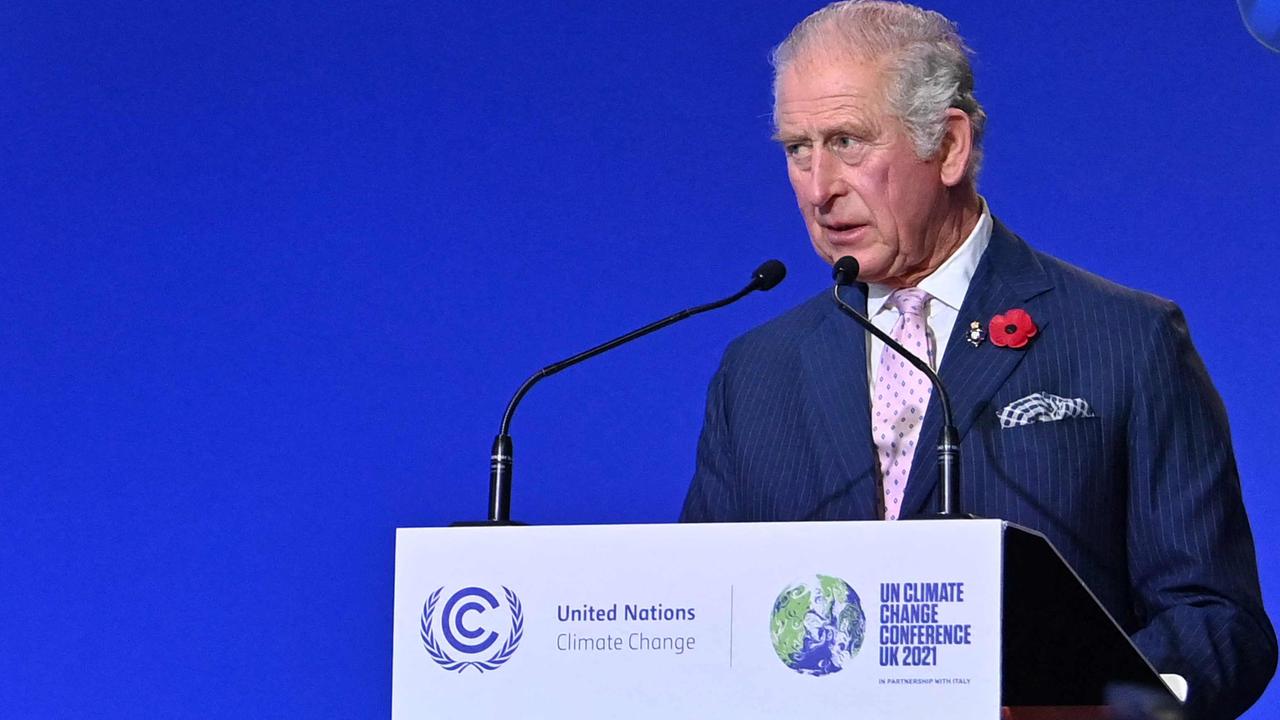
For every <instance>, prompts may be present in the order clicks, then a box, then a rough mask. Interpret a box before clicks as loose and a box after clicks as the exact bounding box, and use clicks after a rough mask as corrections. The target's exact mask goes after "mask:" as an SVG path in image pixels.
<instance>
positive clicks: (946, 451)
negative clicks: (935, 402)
mask: <svg viewBox="0 0 1280 720" xmlns="http://www.w3.org/2000/svg"><path fill="white" fill-rule="evenodd" d="M832 275H833V276H834V277H835V285H834V286H833V287H832V288H831V297H832V298H834V299H835V301H836V304H837V305H839V306H840V309H842V310H844V312H845V314H846V315H849V316H850V317H852V318H853V319H854V320H857V321H858V324H860V325H862V327H864V328H866V330H867V332H869V333H871V334H872V335H875V336H876V337H878V338H880V340H881V341H882V342H883V343H884V344H885V345H888V346H889V347H890V348H893V350H894V352H896V353H898V354H899V355H901V356H902V357H903V358H904V359H905V360H906V361H907V362H909V363H911V364H912V365H914V366H915V368H916V369H917V370H919V371H920V372H922V373H924V375H925V377H927V378H929V382H931V383H933V387H934V389H935V390H937V391H938V399H939V400H940V401H941V404H942V417H943V425H942V437H941V439H940V440H939V442H938V487H939V488H940V493H941V496H940V498H939V500H940V501H941V503H940V504H941V506H942V507H941V509H940V510H939V511H938V513H937V515H936V516H931V517H937V518H940V519H952V518H974V517H976V516H975V515H970V514H967V513H962V512H961V511H960V433H959V432H958V431H957V430H956V424H955V416H954V415H952V414H951V397H950V396H949V395H948V394H947V389H946V388H945V387H944V386H943V385H942V379H941V378H939V377H938V374H937V373H936V372H934V371H933V368H931V367H929V363H927V362H925V361H923V360H921V359H920V358H918V357H916V356H915V354H914V353H912V352H911V351H910V350H907V349H906V348H905V347H903V346H902V344H901V343H899V342H898V341H897V340H894V339H893V338H892V337H891V336H890V335H889V334H888V333H886V332H885V331H883V330H881V329H880V328H878V327H876V326H875V324H874V323H872V322H871V320H870V319H869V318H867V317H866V316H865V315H863V314H862V313H860V312H858V311H857V310H855V309H853V307H852V306H851V305H849V303H847V302H845V301H844V298H842V297H840V288H842V287H844V286H846V285H850V284H852V283H853V282H854V281H855V280H856V279H857V277H858V261H857V259H856V258H854V257H852V256H845V257H843V258H840V260H839V261H837V262H836V264H835V267H834V269H833V271H832Z"/></svg>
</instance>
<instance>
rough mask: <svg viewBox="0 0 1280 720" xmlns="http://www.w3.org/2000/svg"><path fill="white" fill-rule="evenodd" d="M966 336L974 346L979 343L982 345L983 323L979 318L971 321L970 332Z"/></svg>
mask: <svg viewBox="0 0 1280 720" xmlns="http://www.w3.org/2000/svg"><path fill="white" fill-rule="evenodd" d="M966 337H967V338H968V339H969V344H970V345H972V346H974V347H978V346H979V345H981V344H982V338H983V332H982V323H980V322H978V321H977V320H974V321H973V322H971V323H969V332H968V334H967V335H966Z"/></svg>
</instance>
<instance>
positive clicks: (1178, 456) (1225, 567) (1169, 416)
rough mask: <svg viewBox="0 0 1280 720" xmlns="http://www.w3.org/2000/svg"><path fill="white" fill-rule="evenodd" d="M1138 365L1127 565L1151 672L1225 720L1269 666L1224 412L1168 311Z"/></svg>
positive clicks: (1272, 654) (1192, 706) (1250, 697)
mask: <svg viewBox="0 0 1280 720" xmlns="http://www.w3.org/2000/svg"><path fill="white" fill-rule="evenodd" d="M1143 350H1144V353H1143V359H1139V361H1138V363H1137V366H1136V373H1137V374H1136V376H1135V388H1136V393H1137V394H1136V397H1135V399H1134V405H1133V413H1132V415H1131V418H1130V425H1129V428H1128V441H1129V453H1128V457H1129V478H1130V483H1129V497H1128V522H1129V532H1128V564H1129V573H1130V577H1131V580H1132V584H1133V588H1134V591H1135V601H1136V603H1137V605H1138V606H1137V607H1136V608H1135V609H1136V611H1137V613H1138V616H1139V617H1140V618H1141V619H1142V621H1143V623H1142V624H1143V629H1142V630H1140V631H1139V632H1137V633H1136V634H1135V635H1134V637H1133V640H1134V642H1135V644H1137V646H1138V648H1139V649H1140V650H1142V652H1143V653H1144V654H1145V655H1146V656H1147V657H1148V658H1149V659H1150V660H1151V662H1152V664H1153V665H1155V667H1156V669H1157V670H1159V671H1160V672H1166V673H1170V672H1172V673H1178V674H1179V675H1182V676H1183V677H1185V678H1186V679H1187V682H1188V685H1189V690H1188V697H1187V710H1188V713H1189V716H1190V717H1192V718H1235V717H1237V716H1238V715H1239V714H1240V713H1243V712H1244V711H1245V710H1246V709H1248V707H1249V706H1250V705H1251V704H1252V703H1253V702H1254V701H1255V700H1256V699H1257V698H1258V696H1259V695H1260V694H1261V693H1262V691H1263V689H1264V688H1265V687H1266V684H1267V682H1268V680H1269V679H1270V678H1271V675H1272V673H1273V672H1274V670H1275V666H1276V638H1275V631H1274V630H1273V628H1272V626H1271V623H1270V621H1269V620H1268V619H1267V616H1266V612H1265V610H1264V609H1263V605H1262V596H1261V590H1260V589H1259V584H1258V566H1257V559H1256V557H1255V553H1254V544H1253V536H1252V533H1251V531H1250V529H1249V520H1248V518H1247V517H1246V515H1245V510H1244V504H1243V501H1242V499H1241V490H1240V478H1239V474H1238V471H1237V469H1236V463H1235V456H1234V453H1233V451H1232V448H1231V433H1230V429H1229V428H1228V426H1227V417H1226V410H1225V408H1224V407H1223V404H1222V400H1221V398H1220V397H1219V396H1218V393H1217V391H1216V390H1215V389H1214V388H1213V385H1212V383H1211V382H1210V380H1209V376H1208V373H1207V371H1206V370H1205V367H1204V364H1203V362H1202V361H1201V360H1200V357H1199V356H1198V355H1197V354H1196V351H1195V349H1194V347H1193V346H1192V344H1191V338H1190V336H1189V334H1188V332H1187V327H1186V322H1185V320H1184V318H1183V316H1182V313H1181V311H1180V310H1178V308H1177V307H1176V306H1173V305H1172V304H1171V303H1170V304H1167V305H1165V306H1164V308H1163V312H1162V314H1161V317H1160V319H1159V322H1158V323H1157V325H1156V327H1155V330H1154V332H1152V333H1151V336H1150V337H1149V338H1147V339H1146V341H1145V344H1144V347H1143Z"/></svg>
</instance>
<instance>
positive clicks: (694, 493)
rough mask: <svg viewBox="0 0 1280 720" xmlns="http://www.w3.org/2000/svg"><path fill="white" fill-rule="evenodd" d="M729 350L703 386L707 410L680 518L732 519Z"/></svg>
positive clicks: (698, 520)
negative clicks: (728, 405)
mask: <svg viewBox="0 0 1280 720" xmlns="http://www.w3.org/2000/svg"><path fill="white" fill-rule="evenodd" d="M729 364H730V361H729V352H728V351H726V353H725V357H724V359H723V360H722V361H721V363H720V368H719V370H717V371H716V374H715V376H714V377H713V378H712V379H711V385H710V387H709V388H708V389H707V410H706V416H705V418H704V420H703V424H702V434H701V435H700V436H699V438H698V459H697V469H696V470H695V472H694V476H693V482H691V483H690V484H689V493H688V494H687V495H686V496H685V500H684V510H683V511H682V512H681V513H680V521H681V522H724V521H729V520H734V519H735V517H736V513H735V511H734V506H733V498H734V495H735V493H734V491H733V488H734V473H733V449H732V440H731V438H730V437H729V423H728V418H727V416H726V411H727V408H726V391H725V387H726V385H727V383H728V377H727V376H728V374H729Z"/></svg>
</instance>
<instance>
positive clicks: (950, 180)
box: [938, 108, 973, 187]
mask: <svg viewBox="0 0 1280 720" xmlns="http://www.w3.org/2000/svg"><path fill="white" fill-rule="evenodd" d="M972 155H973V124H972V123H971V122H970V121H969V115H968V114H967V113H965V111H963V110H961V109H959V108H948V109H947V119H946V126H945V129H944V130H943V132H942V144H941V145H940V146H939V147H938V172H939V174H940V175H941V178H942V184H943V185H946V186H947V187H955V186H956V185H959V184H960V181H961V180H964V178H965V176H966V175H967V171H968V169H969V158H970V157H971V156H972Z"/></svg>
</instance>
